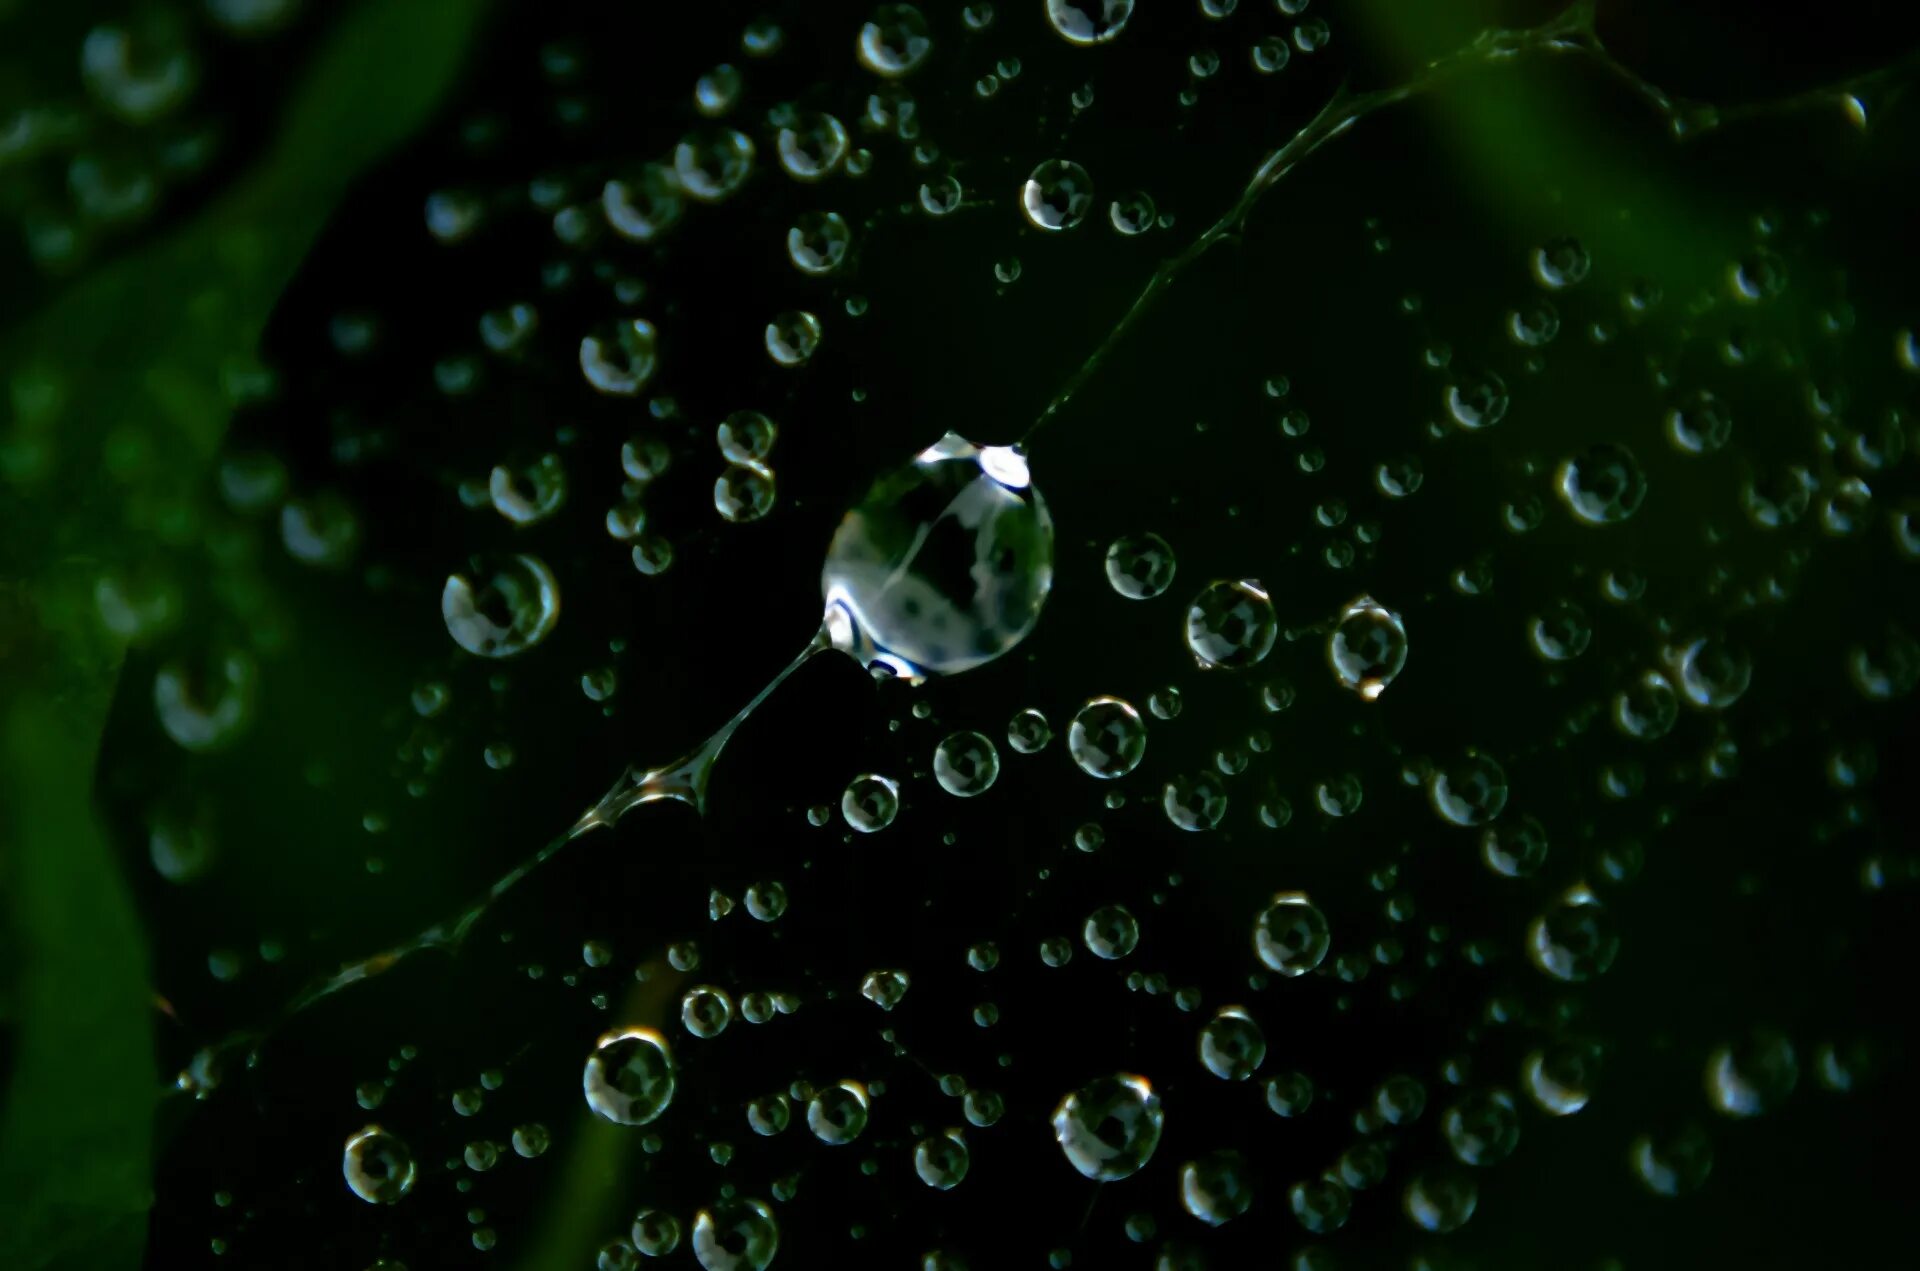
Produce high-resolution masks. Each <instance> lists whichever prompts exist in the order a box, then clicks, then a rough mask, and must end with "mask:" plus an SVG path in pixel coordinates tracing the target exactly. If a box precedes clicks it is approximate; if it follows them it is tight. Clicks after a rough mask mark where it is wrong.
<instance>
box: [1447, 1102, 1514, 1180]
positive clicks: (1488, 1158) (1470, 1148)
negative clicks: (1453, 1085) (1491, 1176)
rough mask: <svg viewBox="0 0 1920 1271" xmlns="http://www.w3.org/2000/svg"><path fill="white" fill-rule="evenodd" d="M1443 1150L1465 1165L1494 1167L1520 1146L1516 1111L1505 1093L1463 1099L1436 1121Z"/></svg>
mask: <svg viewBox="0 0 1920 1271" xmlns="http://www.w3.org/2000/svg"><path fill="white" fill-rule="evenodd" d="M1440 1130H1441V1133H1443V1134H1444V1135H1446V1138H1447V1146H1448V1147H1450V1148H1452V1149H1453V1154H1454V1155H1455V1156H1456V1157H1458V1158H1459V1159H1460V1161H1461V1163H1462V1164H1465V1165H1498V1164H1499V1163H1500V1162H1501V1161H1504V1160H1506V1159H1507V1158H1508V1157H1509V1156H1512V1155H1513V1149H1514V1148H1515V1147H1517V1146H1518V1145H1519V1143H1520V1108H1519V1105H1518V1104H1516V1103H1515V1102H1514V1100H1513V1096H1512V1095H1510V1094H1508V1093H1507V1092H1506V1091H1505V1090H1479V1091H1475V1092H1473V1093H1471V1094H1468V1095H1465V1096H1463V1097H1462V1098H1461V1099H1460V1100H1459V1101H1458V1102H1456V1103H1455V1104H1454V1105H1453V1106H1452V1107H1450V1108H1448V1109H1447V1110H1446V1112H1445V1113H1443V1114H1442V1115H1441V1118H1440Z"/></svg>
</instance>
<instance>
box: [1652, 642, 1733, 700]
mask: <svg viewBox="0 0 1920 1271" xmlns="http://www.w3.org/2000/svg"><path fill="white" fill-rule="evenodd" d="M1671 660H1672V663H1673V667H1674V671H1675V675H1674V678H1675V679H1676V680H1678V681H1679V684H1680V691H1681V692H1682V693H1684V694H1686V698H1687V700H1688V701H1689V702H1691V703H1693V704H1694V705H1695V706H1699V707H1702V708H1704V709H1706V710H1725V709H1726V708H1727V707H1729V706H1731V705H1733V704H1734V703H1735V702H1737V701H1739V700H1740V698H1741V696H1742V695H1743V694H1745V693H1746V691H1747V686H1748V685H1749V684H1751V683H1752V682H1753V659H1752V658H1750V657H1748V656H1747V654H1746V653H1745V652H1743V651H1742V650H1740V649H1736V648H1734V647H1733V646H1732V645H1730V644H1728V643H1727V642H1726V641H1725V640H1719V639H1700V640H1694V641H1691V642H1690V643H1688V644H1687V645H1685V646H1683V647H1682V648H1681V649H1680V650H1679V651H1678V652H1677V653H1676V654H1674V655H1673V657H1672V659H1671Z"/></svg>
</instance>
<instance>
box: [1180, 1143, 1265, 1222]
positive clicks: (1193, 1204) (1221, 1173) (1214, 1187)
mask: <svg viewBox="0 0 1920 1271" xmlns="http://www.w3.org/2000/svg"><path fill="white" fill-rule="evenodd" d="M1180 1204H1181V1206H1182V1207H1183V1208H1185V1209H1186V1211H1187V1212H1188V1213H1190V1214H1192V1215H1193V1216H1194V1217H1195V1218H1198V1219H1199V1220H1200V1221H1201V1222H1204V1223H1206V1224H1207V1225H1208V1226H1210V1227H1218V1226H1220V1225H1221V1224H1222V1223H1225V1222H1230V1221H1232V1220H1233V1219H1235V1218H1238V1217H1239V1216H1240V1215H1241V1214H1244V1213H1246V1212H1247V1210H1248V1209H1249V1208H1251V1207H1252V1205H1253V1172H1252V1170H1250V1169H1249V1168H1248V1166H1247V1161H1246V1158H1245V1157H1243V1156H1241V1155H1240V1153H1238V1152H1233V1151H1219V1152H1209V1153H1207V1154H1206V1155H1205V1156H1203V1157H1201V1158H1199V1159H1198V1160H1194V1161H1188V1162H1187V1163H1186V1164H1185V1165H1183V1166H1181V1167H1180Z"/></svg>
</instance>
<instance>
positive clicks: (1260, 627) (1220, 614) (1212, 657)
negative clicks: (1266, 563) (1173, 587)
mask: <svg viewBox="0 0 1920 1271" xmlns="http://www.w3.org/2000/svg"><path fill="white" fill-rule="evenodd" d="M1279 630H1280V627H1279V623H1278V622H1277V621H1276V620H1275V618H1274V614H1273V601H1272V600H1270V599H1269V598H1268V596H1267V593H1266V590H1265V588H1263V587H1262V586H1261V585H1260V584H1259V582H1257V581H1255V580H1254V579H1251V578H1243V579H1241V580H1239V581H1237V582H1225V581H1223V582H1216V583H1211V584H1209V585H1208V586H1207V588H1206V589H1205V590H1204V591H1202V592H1201V593H1200V594H1199V595H1197V596H1195V597H1194V598H1193V603H1192V604H1191V605H1189V606H1188V607H1187V647H1188V648H1189V649H1191V650H1192V651H1193V656H1194V657H1195V658H1196V659H1197V660H1198V661H1199V663H1200V665H1201V666H1204V667H1227V668H1231V669H1234V670H1239V669H1242V668H1245V667H1249V666H1253V665H1255V664H1256V663H1258V662H1260V661H1262V660H1263V659H1264V658H1265V657H1266V656H1267V654H1268V653H1269V652H1270V651H1271V650H1272V648H1273V642H1274V639H1275V637H1276V636H1277V635H1278V634H1279Z"/></svg>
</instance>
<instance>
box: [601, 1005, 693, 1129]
mask: <svg viewBox="0 0 1920 1271" xmlns="http://www.w3.org/2000/svg"><path fill="white" fill-rule="evenodd" d="M581 1087H582V1089H584V1090H585V1092H586V1096H587V1106H588V1107H589V1108H592V1109H593V1110H594V1111H595V1112H596V1113H598V1114H599V1115H600V1116H602V1117H604V1118H606V1119H607V1120H609V1121H612V1122H613V1123H614V1124H616V1125H645V1124H647V1123H648V1122H649V1121H652V1120H653V1119H654V1118H656V1117H658V1116H659V1115H660V1114H661V1113H662V1112H665V1111H666V1110H667V1105H668V1104H669V1103H671V1102H673V1087H674V1070H673V1058H672V1056H671V1055H670V1054H669V1053H668V1051H667V1039H666V1038H664V1037H662V1036H661V1035H660V1034H658V1033H656V1032H654V1031H653V1030H652V1029H650V1028H628V1029H623V1030H621V1031H619V1032H612V1033H608V1034H606V1035H605V1036H603V1037H601V1039H600V1040H599V1041H598V1042H597V1043H596V1044H595V1045H594V1048H593V1053H592V1054H590V1055H588V1056H587V1067H586V1072H585V1074H584V1075H583V1076H582V1077H581Z"/></svg>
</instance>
